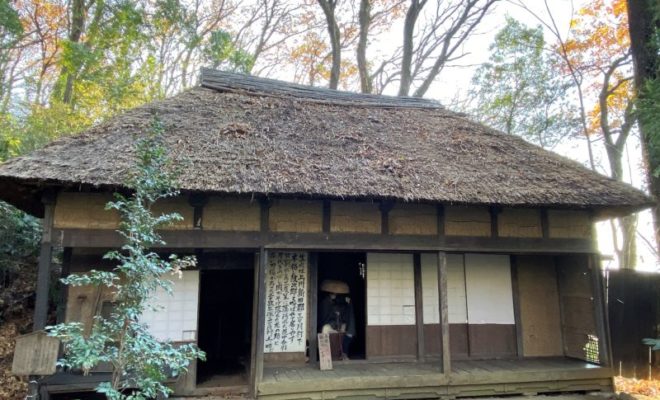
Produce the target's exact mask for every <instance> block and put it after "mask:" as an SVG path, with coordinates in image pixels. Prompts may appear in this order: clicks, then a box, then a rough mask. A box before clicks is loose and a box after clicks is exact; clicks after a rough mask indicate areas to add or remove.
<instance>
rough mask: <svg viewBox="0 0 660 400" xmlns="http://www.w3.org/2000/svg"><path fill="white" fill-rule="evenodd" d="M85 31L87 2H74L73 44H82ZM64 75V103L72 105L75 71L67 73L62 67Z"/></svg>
mask: <svg viewBox="0 0 660 400" xmlns="http://www.w3.org/2000/svg"><path fill="white" fill-rule="evenodd" d="M84 29H85V1H84V0H73V1H72V3H71V28H70V30H69V41H70V42H72V43H78V42H80V37H81V36H82V33H83V30H84ZM62 75H63V76H65V77H66V81H65V83H64V90H63V92H62V102H64V103H65V104H71V102H72V101H73V82H74V75H75V71H67V68H66V67H62Z"/></svg>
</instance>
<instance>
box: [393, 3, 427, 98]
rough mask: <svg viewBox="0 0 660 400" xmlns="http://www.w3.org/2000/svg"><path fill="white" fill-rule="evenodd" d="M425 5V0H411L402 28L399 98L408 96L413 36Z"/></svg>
mask: <svg viewBox="0 0 660 400" xmlns="http://www.w3.org/2000/svg"><path fill="white" fill-rule="evenodd" d="M425 4H426V0H421V1H420V0H411V2H410V7H408V11H407V12H406V20H405V23H404V26H403V56H402V58H401V83H400V85H399V96H408V95H409V93H410V86H411V85H412V56H413V35H414V33H415V24H416V23H417V17H419V13H420V12H421V11H422V8H423V7H424V5H425Z"/></svg>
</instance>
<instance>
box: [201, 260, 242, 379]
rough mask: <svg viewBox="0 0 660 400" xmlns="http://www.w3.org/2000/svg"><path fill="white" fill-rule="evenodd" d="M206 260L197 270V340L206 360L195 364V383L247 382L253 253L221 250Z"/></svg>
mask: <svg viewBox="0 0 660 400" xmlns="http://www.w3.org/2000/svg"><path fill="white" fill-rule="evenodd" d="M205 258H206V257H205ZM228 259H231V262H226V261H227V260H228ZM207 261H208V262H207V263H204V264H205V265H202V266H201V267H202V269H201V271H200V295H199V341H198V344H199V347H200V349H202V350H203V351H205V352H206V361H199V362H198V364H197V365H198V367H197V383H198V386H202V387H217V386H223V387H228V386H242V385H247V384H248V382H249V372H250V353H251V344H252V302H253V294H254V255H253V254H248V253H245V254H243V253H241V254H232V255H231V256H230V257H228V255H226V254H223V255H218V256H217V258H216V257H214V259H210V260H209V259H207Z"/></svg>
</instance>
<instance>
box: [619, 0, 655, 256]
mask: <svg viewBox="0 0 660 400" xmlns="http://www.w3.org/2000/svg"><path fill="white" fill-rule="evenodd" d="M627 4H628V20H629V21H630V23H629V24H628V29H629V31H630V49H631V52H632V56H633V63H634V74H635V89H636V91H637V95H638V98H639V99H640V100H641V99H643V98H644V88H645V87H646V85H647V83H648V82H650V81H652V80H655V79H658V78H659V73H660V59H659V58H658V52H659V51H660V48H658V46H660V45H659V44H658V43H655V42H654V34H657V32H660V7H658V5H657V0H627ZM638 125H639V130H640V132H641V134H642V146H643V150H644V156H645V161H646V164H647V165H646V166H647V173H648V181H649V184H650V190H651V194H652V195H653V196H654V197H655V199H656V201H657V200H658V199H660V177H658V176H655V175H654V173H653V172H654V171H656V170H657V169H658V168H660V154H657V151H654V150H655V149H656V147H657V146H654V145H653V142H654V137H653V136H654V132H653V131H652V129H651V127H650V126H649V124H648V123H647V121H645V120H644V118H640V119H639V121H638ZM655 135H657V133H655ZM656 141H657V140H656ZM653 214H654V215H653V216H654V227H655V240H656V246H657V248H658V249H660V206H656V208H655V210H654V213H653Z"/></svg>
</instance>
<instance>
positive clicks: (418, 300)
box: [413, 253, 426, 361]
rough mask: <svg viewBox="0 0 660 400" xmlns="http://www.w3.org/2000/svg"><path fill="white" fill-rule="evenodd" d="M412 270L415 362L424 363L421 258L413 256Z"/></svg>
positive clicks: (418, 255) (416, 254)
mask: <svg viewBox="0 0 660 400" xmlns="http://www.w3.org/2000/svg"><path fill="white" fill-rule="evenodd" d="M413 269H414V279H415V326H416V328H417V360H418V361H424V359H425V356H426V352H425V349H424V297H423V294H422V256H421V254H420V253H415V254H413Z"/></svg>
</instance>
